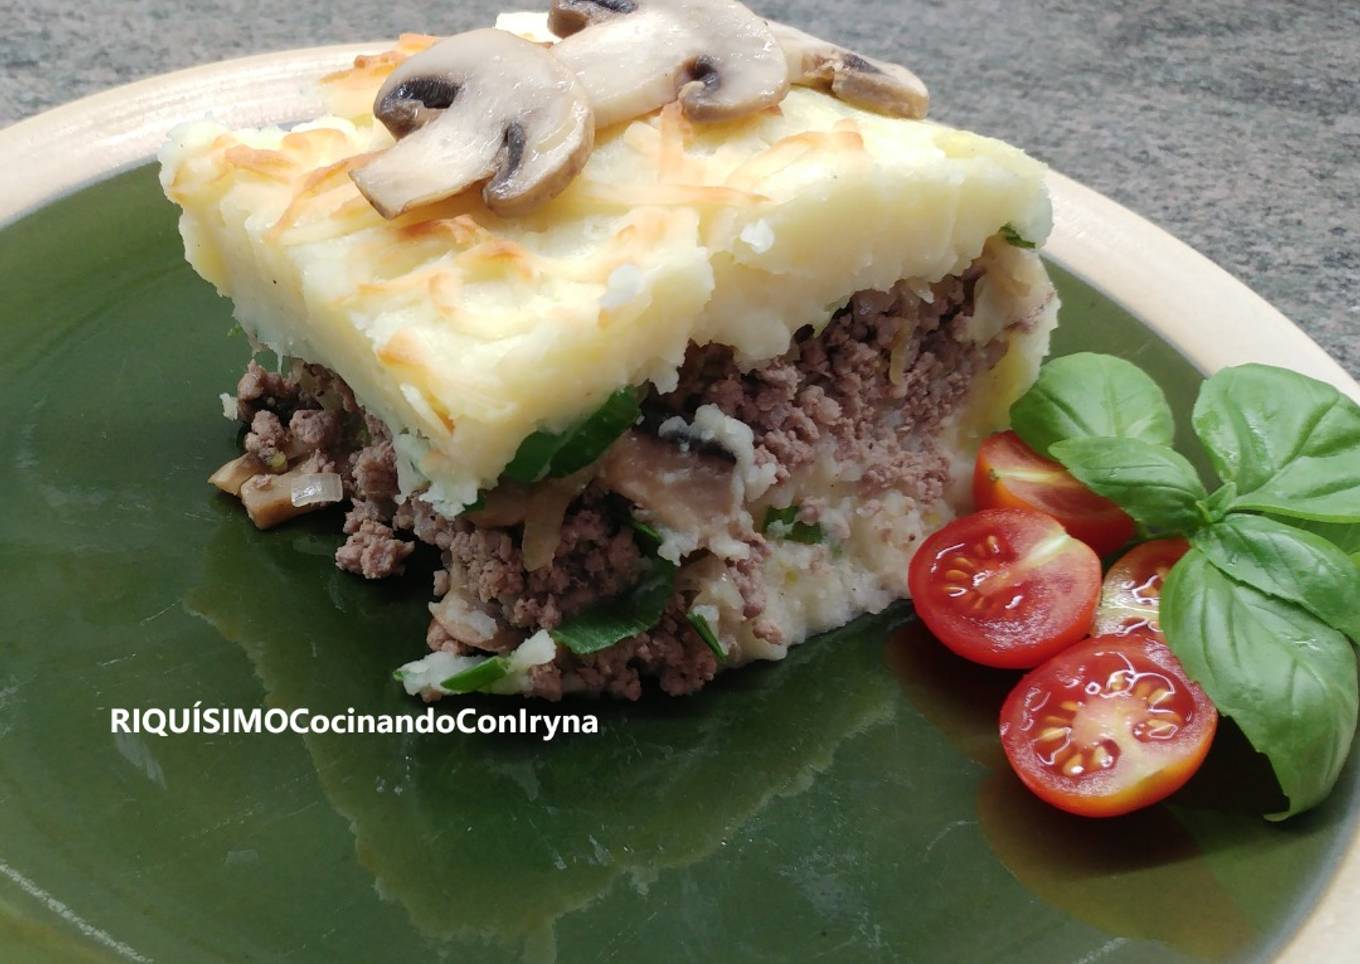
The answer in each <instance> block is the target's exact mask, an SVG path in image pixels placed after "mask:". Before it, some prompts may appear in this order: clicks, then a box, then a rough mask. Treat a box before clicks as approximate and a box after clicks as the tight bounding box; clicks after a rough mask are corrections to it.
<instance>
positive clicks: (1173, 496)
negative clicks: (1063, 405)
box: [1052, 438, 1209, 535]
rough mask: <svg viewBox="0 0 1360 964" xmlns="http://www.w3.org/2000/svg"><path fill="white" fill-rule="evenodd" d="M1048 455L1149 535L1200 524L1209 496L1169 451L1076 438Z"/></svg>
mask: <svg viewBox="0 0 1360 964" xmlns="http://www.w3.org/2000/svg"><path fill="white" fill-rule="evenodd" d="M1052 451H1053V456H1054V458H1056V459H1057V460H1058V461H1059V462H1061V463H1062V464H1063V466H1064V467H1065V468H1066V469H1067V471H1069V472H1071V473H1072V474H1073V475H1074V476H1076V478H1077V481H1079V482H1080V483H1081V484H1082V485H1084V486H1086V487H1087V488H1088V489H1091V490H1092V491H1094V492H1096V493H1098V494H1099V495H1103V496H1105V498H1107V499H1109V500H1111V501H1112V502H1115V503H1117V504H1118V505H1119V507H1120V508H1121V509H1123V510H1124V511H1125V512H1127V513H1128V514H1129V515H1131V516H1133V519H1134V521H1135V522H1137V523H1138V524H1139V525H1141V526H1142V527H1143V530H1144V531H1145V532H1147V533H1148V534H1150V535H1153V534H1167V533H1173V532H1179V533H1185V532H1193V531H1194V530H1195V529H1197V528H1199V527H1200V526H1201V525H1203V524H1204V516H1203V514H1202V512H1201V511H1200V506H1199V503H1200V502H1202V501H1204V500H1206V499H1208V498H1209V493H1208V492H1206V491H1205V489H1204V483H1203V482H1201V481H1200V478H1199V475H1198V474H1197V473H1196V472H1195V469H1194V467H1193V466H1191V465H1190V463H1189V462H1187V461H1186V460H1185V458H1184V457H1183V456H1182V455H1180V454H1179V453H1178V452H1176V451H1175V450H1174V449H1169V448H1166V447H1165V446H1162V445H1152V444H1149V443H1148V442H1142V441H1139V440H1138V439H1130V438H1123V439H1120V438H1075V439H1068V440H1067V441H1066V442H1058V443H1056V444H1055V445H1054V446H1053V450H1052Z"/></svg>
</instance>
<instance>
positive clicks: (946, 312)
mask: <svg viewBox="0 0 1360 964" xmlns="http://www.w3.org/2000/svg"><path fill="white" fill-rule="evenodd" d="M976 279H977V271H976V270H972V269H970V271H968V272H966V273H965V274H964V275H962V276H959V277H954V278H948V279H945V280H944V281H941V282H940V283H938V284H936V285H934V286H933V287H932V288H931V291H930V297H929V299H926V298H922V297H920V296H919V295H918V294H917V293H916V292H915V290H914V289H912V288H911V287H910V286H908V285H906V284H905V283H903V284H899V285H897V286H895V287H894V288H893V289H892V290H891V291H887V292H880V291H866V292H861V293H859V294H857V295H855V296H854V297H853V298H851V300H850V302H849V304H848V305H847V306H846V307H845V308H844V309H842V310H841V311H840V312H838V313H836V314H835V315H834V316H833V318H832V319H831V320H830V321H829V322H828V324H827V325H826V327H825V328H824V329H823V330H822V331H820V332H814V331H812V330H811V329H805V330H804V331H802V332H799V334H798V336H797V337H796V338H795V340H794V344H793V345H792V346H791V347H790V349H789V351H788V352H786V353H785V354H784V355H782V356H780V357H779V358H776V359H773V360H771V361H769V362H766V363H763V364H761V365H758V366H755V367H754V368H750V369H746V370H743V369H742V368H741V367H740V366H739V365H738V364H737V363H736V361H735V359H734V356H733V354H732V351H731V349H729V348H726V347H725V346H721V345H708V346H703V347H693V348H691V350H690V352H689V353H688V355H687V357H686V359H685V362H684V365H683V366H682V369H681V372H680V379H679V383H678V386H677V387H676V389H675V390H674V391H672V392H670V393H667V394H665V395H658V394H656V393H653V394H652V396H651V397H649V398H648V399H647V401H646V402H645V404H644V408H645V409H648V410H651V411H652V412H654V413H660V414H662V415H672V414H680V415H683V416H686V417H692V416H693V415H694V412H695V411H696V410H697V409H698V408H699V407H700V406H701V405H705V404H713V405H716V406H718V408H719V409H721V410H722V411H723V412H724V413H725V414H727V415H729V416H731V417H732V418H735V419H738V420H740V421H742V422H744V423H746V424H747V425H749V426H750V427H751V429H752V431H753V433H754V440H755V451H756V462H757V465H764V466H768V465H771V464H772V465H773V466H774V467H775V479H776V481H777V482H778V481H783V480H785V479H787V478H788V477H789V476H790V474H792V473H794V472H797V471H798V470H799V469H800V468H802V467H804V466H806V465H807V464H808V463H810V462H811V461H812V460H813V459H814V458H815V457H816V454H817V452H818V451H819V450H820V449H822V448H824V447H825V446H826V445H828V444H829V445H831V446H832V448H833V451H834V452H835V455H836V458H837V459H838V461H840V462H843V463H845V464H847V465H853V466H856V467H857V468H858V470H859V472H860V475H859V486H860V488H861V491H862V494H863V497H864V498H865V500H866V502H867V503H872V502H874V501H875V500H876V496H877V494H878V493H881V492H883V491H884V490H887V489H900V490H902V491H905V492H908V493H910V494H911V495H912V496H913V497H915V498H917V499H919V500H921V501H933V500H934V499H936V498H938V497H939V494H940V492H941V490H942V488H943V485H944V483H945V481H946V479H947V467H946V463H945V459H944V457H943V456H942V454H941V453H939V452H938V451H937V450H936V449H935V448H934V447H933V446H931V445H923V444H922V440H924V439H930V438H932V437H933V436H934V435H935V434H936V432H937V430H938V429H939V427H940V426H941V424H942V423H943V422H944V420H945V419H946V418H947V417H948V415H949V414H950V413H951V412H952V411H953V410H954V408H955V407H956V406H957V405H958V404H959V402H960V400H961V399H962V398H963V397H964V394H965V392H966V391H967V389H968V387H969V385H970V384H971V383H972V382H973V380H974V378H975V377H976V376H977V375H978V374H980V373H981V372H982V371H985V370H986V369H987V368H989V367H990V366H991V365H992V364H994V363H995V361H996V359H997V358H998V357H999V355H1000V353H1001V351H1002V348H1003V346H1002V345H1001V344H1000V343H997V344H994V345H991V346H983V347H978V346H975V345H973V344H971V343H969V342H967V341H965V340H962V339H961V338H960V337H959V336H960V334H961V331H962V326H963V325H964V324H966V322H967V321H968V317H969V315H971V312H972V302H973V289H974V285H975V283H976ZM236 405H237V413H238V417H239V418H240V420H241V421H242V422H243V423H244V424H245V425H246V426H248V429H249V431H248V432H247V434H246V435H245V438H244V445H245V447H246V449H247V451H250V452H251V453H253V454H255V455H257V456H258V457H259V458H260V459H261V461H264V462H266V463H267V462H268V461H269V460H270V459H271V458H276V457H277V456H276V453H285V454H286V456H287V457H288V458H289V459H292V460H297V459H299V458H301V457H303V456H306V455H308V454H309V453H310V455H311V456H312V457H313V458H315V459H317V460H318V461H321V460H324V461H327V462H329V463H333V464H334V466H335V467H336V470H337V471H339V473H340V475H341V478H342V481H343V484H344V488H345V494H346V496H347V497H348V498H349V499H350V501H351V508H350V510H349V512H348V513H347V515H346V517H345V522H344V532H345V533H346V535H347V536H348V538H347V540H346V542H345V543H344V545H342V546H341V547H340V549H339V550H338V551H337V552H336V564H337V565H338V566H339V567H340V568H342V569H345V570H347V571H350V572H354V573H356V574H358V575H362V576H364V577H365V578H369V579H381V578H385V577H387V576H390V575H395V574H398V573H400V572H401V571H402V566H403V563H404V561H405V560H406V559H407V557H408V556H409V555H410V554H411V553H412V552H413V551H414V549H415V546H416V545H417V544H418V543H427V544H429V545H430V546H433V547H434V548H435V549H436V550H438V551H439V552H440V554H441V558H442V560H443V563H444V568H443V569H441V570H440V571H439V572H438V573H437V574H436V577H435V593H436V596H437V597H440V598H442V597H443V596H445V595H446V594H447V593H449V592H451V591H454V592H458V593H460V594H461V597H460V598H463V599H466V600H467V602H468V604H469V605H473V606H476V607H478V608H479V610H480V611H483V612H485V613H487V614H488V615H491V616H492V617H493V618H494V620H495V622H496V624H497V625H499V626H501V627H502V632H500V633H498V634H497V636H496V638H495V640H494V641H488V640H482V641H480V642H477V641H469V640H467V639H458V638H455V635H454V634H453V632H451V631H450V629H449V628H448V627H447V626H444V625H441V623H440V622H439V621H438V620H432V621H431V624H430V629H429V632H428V634H427V642H428V644H429V646H430V648H431V649H443V650H449V651H451V652H455V653H471V652H477V651H501V650H503V649H505V648H508V646H509V645H513V640H514V639H517V638H519V636H520V635H527V634H528V633H531V632H533V631H536V630H537V629H540V628H545V629H552V628H555V627H556V626H558V625H559V624H560V623H561V622H562V621H563V620H564V619H566V618H569V617H570V616H571V615H572V614H574V613H577V612H579V611H581V610H582V609H584V608H585V607H587V606H589V605H591V604H592V603H594V602H597V601H599V600H602V599H607V598H609V597H612V596H614V595H617V594H619V593H621V592H623V591H624V590H626V589H628V588H629V587H630V586H631V585H632V584H633V583H634V582H635V581H636V579H637V576H638V573H639V571H640V569H641V566H642V562H643V558H644V553H643V549H642V548H641V546H640V545H639V543H638V536H637V535H636V533H635V532H634V530H633V528H632V527H631V525H630V520H629V505H628V503H627V501H626V500H624V499H623V498H622V497H621V496H619V495H617V494H615V493H612V492H609V491H606V490H605V488H604V487H603V486H602V485H601V484H600V482H598V481H596V482H593V483H591V484H590V485H589V486H587V487H586V488H585V489H584V491H582V492H581V494H580V495H579V496H578V497H577V498H576V499H575V500H574V501H573V502H572V503H571V505H570V506H569V508H568V510H567V513H566V516H565V518H564V520H563V523H562V526H561V530H560V536H559V543H558V547H557V553H556V555H555V556H554V558H553V559H552V561H551V562H550V563H549V564H547V565H545V566H543V567H541V568H539V569H535V570H532V571H531V570H529V569H528V568H527V567H526V565H525V562H524V559H523V556H522V555H521V548H520V532H519V527H518V526H505V527H492V526H478V525H475V524H474V523H473V522H472V521H471V520H469V519H468V518H459V519H447V518H445V517H443V516H441V515H439V514H438V513H436V512H435V511H434V509H433V508H432V507H431V506H430V505H429V504H428V503H426V502H424V501H422V500H420V499H407V500H404V501H402V502H400V503H399V502H398V501H397V500H398V498H399V492H398V486H397V471H396V459H395V453H394V451H393V448H392V441H391V436H390V434H389V432H388V430H387V428H386V426H385V425H384V424H383V422H382V421H381V420H380V419H378V418H376V417H374V416H372V415H369V414H367V413H365V412H364V411H363V410H362V409H361V408H360V407H359V406H358V405H357V403H356V402H355V401H354V396H353V393H352V392H351V391H350V390H349V388H348V387H347V386H346V385H345V384H344V383H343V382H342V381H341V380H340V379H339V378H338V377H337V376H336V375H334V373H332V372H330V371H329V370H327V369H324V368H321V367H319V366H315V365H299V366H296V367H295V368H294V369H293V370H292V371H290V372H288V373H286V374H278V373H272V372H268V371H265V370H264V369H262V368H261V367H260V366H259V365H257V364H256V363H255V362H254V361H252V362H250V364H249V366H248V368H247V370H246V372H245V374H244V375H243V376H242V378H241V380H240V383H239V384H238V385H237V395H236ZM818 511H819V507H818V505H817V504H816V502H815V500H814V501H811V502H809V503H808V504H807V505H805V506H804V507H803V513H804V516H805V519H804V521H807V522H814V521H816V517H817V512H818ZM752 538H753V542H752V548H753V552H752V553H751V555H750V556H749V557H748V558H747V559H746V560H733V561H730V562H728V563H727V565H728V571H729V574H730V576H731V577H732V579H733V584H734V586H736V587H737V589H738V591H739V592H740V594H741V596H742V599H743V602H744V616H745V617H746V618H747V619H751V620H753V621H754V625H755V628H756V631H757V634H758V635H760V636H762V637H763V638H765V639H767V640H769V641H770V642H773V643H776V644H777V643H779V642H781V639H780V630H779V627H778V626H777V625H775V622H774V620H771V619H765V618H763V616H762V614H763V613H764V610H765V597H764V591H765V590H764V583H763V581H762V578H761V569H760V564H761V561H762V560H763V558H764V556H765V552H766V550H765V547H764V545H763V538H762V537H760V536H759V535H753V536H752ZM691 603H692V599H687V598H685V597H684V595H683V594H682V593H677V594H676V596H675V598H674V599H672V601H671V603H670V605H669V606H668V608H667V609H666V611H665V613H664V615H663V616H662V619H661V621H660V622H659V623H658V624H657V625H656V626H655V627H653V628H652V629H651V630H650V631H648V632H647V633H643V634H641V635H639V636H636V637H633V638H631V639H627V640H624V641H622V642H620V643H618V644H617V645H615V646H612V647H610V648H608V649H606V650H603V651H601V652H598V653H595V654H592V655H590V656H577V655H576V654H574V653H572V652H570V651H569V650H567V649H565V648H562V647H559V649H558V653H557V656H556V658H555V659H554V660H553V661H552V662H551V663H548V664H545V665H543V666H539V667H536V668H535V669H534V670H533V671H532V672H531V676H530V678H531V685H532V695H537V696H540V697H544V698H547V699H559V698H560V697H561V696H563V695H564V694H572V693H587V694H606V695H610V696H616V697H622V698H625V699H637V698H638V696H639V695H640V694H641V692H642V689H643V682H644V680H645V679H648V678H651V679H655V680H656V681H657V683H658V685H659V686H660V688H661V689H662V690H663V691H664V692H666V693H670V694H672V695H680V694H684V693H689V692H692V691H694V690H697V689H699V688H700V687H702V686H703V685H704V684H705V683H706V682H707V681H708V680H710V679H712V677H713V675H714V674H715V673H716V672H717V668H718V666H717V662H716V660H715V658H714V655H713V653H712V652H711V651H710V650H709V649H708V647H707V646H706V645H705V644H704V642H703V640H702V639H701V638H700V637H699V636H698V634H697V633H696V632H695V631H694V629H693V628H692V627H691V626H690V624H689V622H688V621H687V620H686V618H685V613H686V612H687V611H688V608H689V606H690V605H691ZM456 629H457V627H455V631H456ZM512 631H513V632H512ZM507 640H509V641H510V642H507Z"/></svg>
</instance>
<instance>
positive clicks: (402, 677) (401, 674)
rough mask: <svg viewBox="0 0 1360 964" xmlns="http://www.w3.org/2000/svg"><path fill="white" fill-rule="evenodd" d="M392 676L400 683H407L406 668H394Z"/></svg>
mask: <svg viewBox="0 0 1360 964" xmlns="http://www.w3.org/2000/svg"><path fill="white" fill-rule="evenodd" d="M392 678H393V679H394V680H396V681H397V682H398V683H405V682H406V670H404V669H394V670H393V671H392Z"/></svg>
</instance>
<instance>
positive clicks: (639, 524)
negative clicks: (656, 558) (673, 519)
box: [628, 516, 665, 549]
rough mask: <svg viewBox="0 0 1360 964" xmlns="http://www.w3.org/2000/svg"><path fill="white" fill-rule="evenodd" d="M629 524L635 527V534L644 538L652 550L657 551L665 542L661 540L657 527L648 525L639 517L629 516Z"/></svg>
mask: <svg viewBox="0 0 1360 964" xmlns="http://www.w3.org/2000/svg"><path fill="white" fill-rule="evenodd" d="M628 524H629V525H630V526H632V527H633V531H634V532H636V533H637V534H638V535H640V536H642V538H643V539H644V540H645V541H646V543H647V544H648V547H649V548H651V549H656V548H657V547H659V546H660V545H661V543H662V542H664V541H665V540H664V539H663V538H661V533H660V532H657V531H656V527H655V526H650V525H648V524H647V523H645V522H643V521H642V520H641V519H639V518H638V517H637V516H629V517H628Z"/></svg>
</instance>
